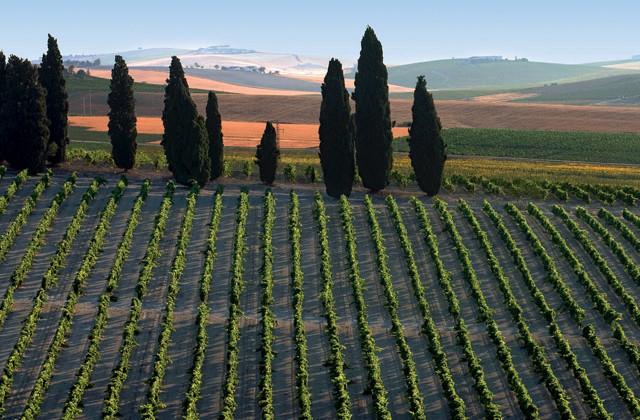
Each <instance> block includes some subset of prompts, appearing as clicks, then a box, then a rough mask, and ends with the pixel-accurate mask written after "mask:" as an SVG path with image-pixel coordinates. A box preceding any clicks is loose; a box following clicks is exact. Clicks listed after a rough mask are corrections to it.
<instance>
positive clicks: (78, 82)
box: [66, 70, 208, 93]
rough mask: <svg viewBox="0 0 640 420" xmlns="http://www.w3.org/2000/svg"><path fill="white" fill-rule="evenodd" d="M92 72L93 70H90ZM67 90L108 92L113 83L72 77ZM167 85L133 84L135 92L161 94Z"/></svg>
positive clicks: (93, 78)
mask: <svg viewBox="0 0 640 420" xmlns="http://www.w3.org/2000/svg"><path fill="white" fill-rule="evenodd" d="M89 71H91V70H89ZM66 81H67V84H66V90H67V92H68V93H72V92H81V91H88V90H92V91H106V92H108V91H109V90H110V89H111V88H110V84H111V81H110V80H109V79H103V78H100V77H93V76H82V77H80V76H71V77H68V78H67V79H66ZM164 86H165V85H155V84H151V83H141V82H135V81H134V82H133V91H134V92H159V93H164ZM189 91H190V92H191V93H207V92H208V90H205V89H189Z"/></svg>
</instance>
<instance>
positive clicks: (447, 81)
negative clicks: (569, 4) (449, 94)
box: [345, 59, 638, 89]
mask: <svg viewBox="0 0 640 420" xmlns="http://www.w3.org/2000/svg"><path fill="white" fill-rule="evenodd" d="M388 71H389V83H392V84H395V85H400V86H405V87H413V86H415V83H416V77H417V76H419V75H425V76H426V79H427V84H428V87H429V89H456V88H468V87H476V88H478V87H512V88H522V87H531V86H534V85H539V84H545V83H551V82H556V83H560V82H570V81H579V80H587V79H594V78H600V77H604V76H613V75H620V74H629V73H638V71H634V70H621V69H613V68H606V67H598V66H591V65H582V64H556V63H539V62H532V61H514V60H500V61H492V62H480V63H473V62H471V61H470V60H468V59H449V60H437V61H426V62H422V63H413V64H406V65H401V66H393V67H389V68H388ZM345 77H347V78H353V77H354V72H350V73H348V74H346V75H345Z"/></svg>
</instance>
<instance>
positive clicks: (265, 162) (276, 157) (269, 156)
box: [255, 121, 280, 185]
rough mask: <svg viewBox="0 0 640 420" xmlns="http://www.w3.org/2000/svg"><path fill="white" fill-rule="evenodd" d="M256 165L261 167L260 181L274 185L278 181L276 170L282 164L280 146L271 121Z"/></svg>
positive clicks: (265, 131)
mask: <svg viewBox="0 0 640 420" xmlns="http://www.w3.org/2000/svg"><path fill="white" fill-rule="evenodd" d="M255 162H256V164H257V165H258V166H259V167H260V181H262V182H264V183H265V184H267V185H272V184H273V181H275V179H276V169H277V168H278V163H280V146H279V145H278V138H277V135H276V129H275V128H273V124H271V121H267V126H266V127H265V129H264V133H263V134H262V138H261V139H260V144H259V145H258V150H257V151H256V159H255Z"/></svg>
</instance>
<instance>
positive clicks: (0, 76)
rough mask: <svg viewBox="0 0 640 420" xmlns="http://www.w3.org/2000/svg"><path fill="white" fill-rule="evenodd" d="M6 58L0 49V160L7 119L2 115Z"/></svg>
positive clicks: (2, 154) (3, 150)
mask: <svg viewBox="0 0 640 420" xmlns="http://www.w3.org/2000/svg"><path fill="white" fill-rule="evenodd" d="M6 75H7V58H6V57H5V55H4V53H3V52H2V51H0V161H1V160H3V159H4V158H5V143H6V140H5V136H4V130H5V129H4V124H5V122H6V121H7V119H6V118H5V117H4V116H3V105H2V104H3V103H4V102H5V97H6V87H7V84H6V80H7V77H6Z"/></svg>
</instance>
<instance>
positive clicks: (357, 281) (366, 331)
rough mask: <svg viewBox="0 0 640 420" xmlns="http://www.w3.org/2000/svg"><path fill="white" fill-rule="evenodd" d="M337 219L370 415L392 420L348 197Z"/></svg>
mask: <svg viewBox="0 0 640 420" xmlns="http://www.w3.org/2000/svg"><path fill="white" fill-rule="evenodd" d="M340 218H341V219H342V227H343V229H344V235H345V240H346V253H347V262H348V264H349V281H350V283H351V290H352V292H353V300H354V301H355V306H356V310H357V312H358V316H357V318H358V319H357V322H358V331H359V333H360V347H361V348H362V358H363V360H364V364H365V367H366V369H367V381H368V386H367V392H370V393H371V396H372V397H373V412H374V414H375V416H376V418H378V419H391V413H390V412H389V408H388V404H389V401H388V399H387V390H386V389H385V388H384V385H383V383H382V376H381V374H380V361H379V359H378V355H377V354H376V349H377V348H376V343H375V340H374V339H373V334H372V333H371V329H370V328H369V323H368V322H367V312H366V307H367V305H366V303H365V301H364V295H363V293H362V289H363V287H365V280H364V279H363V278H362V277H360V268H359V266H358V258H357V251H356V235H355V230H354V228H353V210H352V209H351V205H350V204H349V201H348V200H347V198H346V197H345V196H344V195H343V196H341V197H340Z"/></svg>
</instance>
